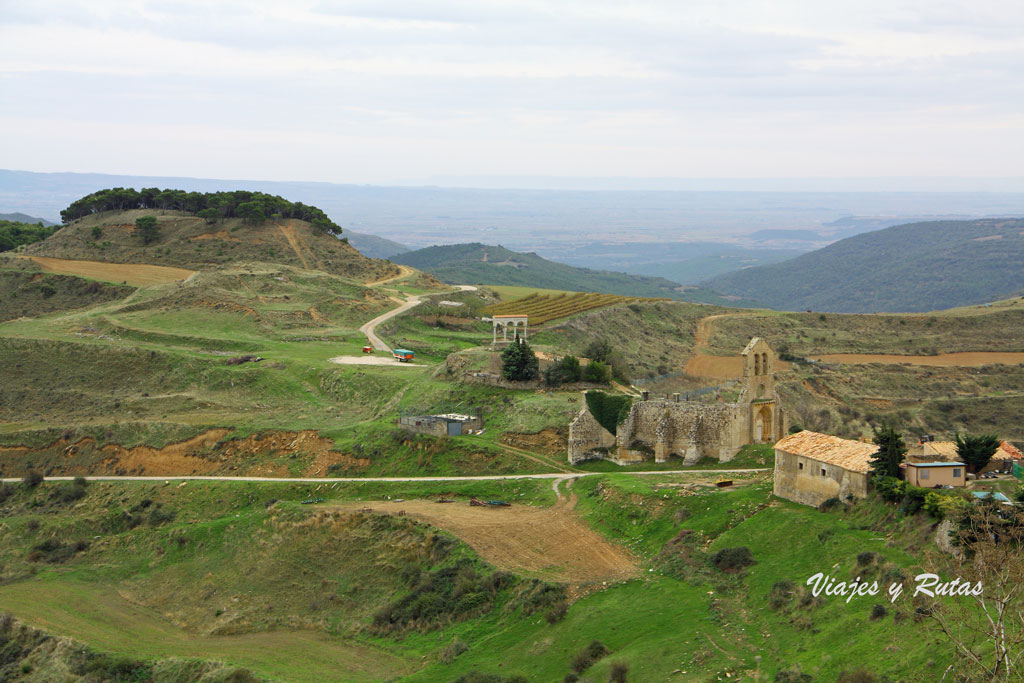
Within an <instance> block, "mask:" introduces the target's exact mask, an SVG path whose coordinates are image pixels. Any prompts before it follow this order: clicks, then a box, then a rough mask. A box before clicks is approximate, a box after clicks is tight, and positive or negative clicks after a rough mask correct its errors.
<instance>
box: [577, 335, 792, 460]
mask: <svg viewBox="0 0 1024 683" xmlns="http://www.w3.org/2000/svg"><path fill="white" fill-rule="evenodd" d="M741 356H742V358H743V376H742V377H741V378H740V394H739V398H738V399H737V400H736V402H735V403H700V402H697V401H681V400H679V395H678V394H674V395H673V397H672V398H668V399H650V398H645V399H644V400H637V401H634V403H633V405H632V407H631V408H630V412H629V416H628V417H627V418H626V420H625V421H624V422H623V423H622V424H620V425H619V426H618V428H617V429H616V433H615V434H612V433H611V432H609V431H608V430H607V429H605V428H604V427H602V426H601V424H600V423H599V422H598V421H597V419H596V418H595V417H594V416H593V415H591V413H590V411H589V410H588V409H587V403H586V401H583V409H582V410H581V411H580V413H579V415H577V416H576V417H575V418H574V419H573V421H572V422H571V423H570V425H569V462H570V463H572V464H576V463H579V462H583V461H584V460H595V459H603V460H611V461H612V462H615V463H618V464H620V465H628V464H633V463H637V462H641V461H644V460H652V459H653V460H654V461H655V462H665V461H667V460H668V459H669V458H670V457H672V456H677V457H680V458H682V459H683V464H684V465H692V464H694V463H696V462H697V461H698V460H700V459H701V458H715V459H717V460H719V461H721V462H728V461H729V460H732V458H733V457H735V455H736V453H737V452H738V451H739V450H740V448H742V447H743V446H745V445H747V444H751V443H774V442H776V441H778V440H779V439H781V438H782V437H783V435H784V434H785V433H786V416H785V414H784V413H783V411H782V408H781V407H780V404H779V397H778V394H777V393H776V391H775V352H774V351H773V350H772V348H771V346H769V345H768V343H767V342H766V341H764V340H763V339H761V338H760V337H754V338H753V339H751V340H750V343H749V344H747V347H746V348H745V349H743V352H742V353H741Z"/></svg>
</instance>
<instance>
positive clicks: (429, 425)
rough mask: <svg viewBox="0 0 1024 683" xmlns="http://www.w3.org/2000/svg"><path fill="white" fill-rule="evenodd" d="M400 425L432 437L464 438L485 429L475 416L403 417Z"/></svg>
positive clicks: (451, 414) (400, 417)
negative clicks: (463, 436)
mask: <svg viewBox="0 0 1024 683" xmlns="http://www.w3.org/2000/svg"><path fill="white" fill-rule="evenodd" d="M398 424H399V425H400V426H401V427H403V428H404V429H405V430H406V431H408V432H412V433H415V434H430V435H432V436H462V435H463V434H468V433H470V432H472V431H479V430H481V429H483V421H482V420H481V419H480V418H479V417H477V416H474V415H460V414H457V413H441V414H439V415H401V416H399V418H398Z"/></svg>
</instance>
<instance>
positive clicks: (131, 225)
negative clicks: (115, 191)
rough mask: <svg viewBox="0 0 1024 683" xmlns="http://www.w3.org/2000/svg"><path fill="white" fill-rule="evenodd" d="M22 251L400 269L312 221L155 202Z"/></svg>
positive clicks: (373, 271)
mask: <svg viewBox="0 0 1024 683" xmlns="http://www.w3.org/2000/svg"><path fill="white" fill-rule="evenodd" d="M150 215H152V216H155V217H156V219H157V229H158V237H157V238H156V239H155V240H154V241H153V242H151V243H150V244H145V243H144V242H143V240H142V238H141V237H140V236H139V235H138V234H137V230H136V227H135V221H136V220H137V219H139V218H141V217H143V216H150ZM24 254H25V255H27V256H41V257H53V258H61V259H75V260H87V261H103V262H111V263H128V264H135V263H138V264H153V265H161V266H175V267H180V268H191V269H199V268H204V267H209V266H214V265H223V264H227V263H234V262H238V261H264V262H270V263H280V264H284V265H289V266H297V267H299V268H312V269H316V270H323V271H325V272H328V273H332V274H334V275H341V276H343V277H346V278H350V279H353V280H376V279H380V278H383V277H388V276H389V275H394V274H396V273H397V272H398V271H397V269H396V268H395V267H394V266H392V265H390V264H388V263H385V262H384V261H380V260H377V259H371V258H367V257H365V256H363V255H362V254H361V253H359V251H357V250H356V249H355V248H354V247H353V246H351V245H350V244H347V243H345V242H344V241H343V240H339V239H337V238H336V237H334V236H333V235H330V234H328V233H325V232H323V231H320V230H316V229H314V228H313V227H312V226H311V225H310V224H309V223H307V222H306V221H302V220H298V219H278V220H275V219H271V220H267V221H264V222H263V223H260V224H257V225H249V224H246V223H245V222H244V221H243V220H242V219H240V218H224V219H220V220H218V221H217V222H215V223H213V224H209V223H207V222H206V221H205V220H203V219H202V218H199V217H197V216H193V215H190V214H189V213H187V212H184V211H171V210H151V209H131V210H128V211H104V212H101V213H96V214H93V215H90V216H85V217H83V218H79V219H78V220H75V221H73V222H72V223H70V224H68V225H66V226H64V227H63V228H61V229H60V230H58V231H57V232H56V233H55V234H54V235H53V236H52V237H50V238H49V239H46V240H43V241H42V242H36V243H35V244H32V245H29V246H27V247H26V248H25V250H24Z"/></svg>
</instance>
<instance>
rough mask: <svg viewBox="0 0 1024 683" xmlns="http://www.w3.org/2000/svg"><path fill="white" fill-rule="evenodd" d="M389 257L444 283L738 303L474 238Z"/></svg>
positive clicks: (667, 282) (662, 281)
mask: <svg viewBox="0 0 1024 683" xmlns="http://www.w3.org/2000/svg"><path fill="white" fill-rule="evenodd" d="M392 260H393V261H394V262H395V263H401V264H402V265H406V266H412V267H414V268H418V269H420V270H423V271H427V272H429V273H431V274H433V275H434V276H435V277H437V278H438V279H439V280H441V281H442V282H449V283H473V284H481V285H519V286H527V287H540V288H544V289H562V290H571V291H579V292H603V293H605V294H623V295H627V296H641V297H666V298H671V299H680V300H685V301H697V302H702V303H716V304H724V303H732V304H733V305H742V302H738V301H737V300H736V299H735V298H734V299H733V300H731V301H729V300H728V297H722V296H719V295H718V294H716V293H715V292H711V291H708V290H705V289H702V288H699V287H691V286H685V285H680V284H679V283H677V282H672V281H671V280H666V279H665V278H660V277H648V276H644V275H631V274H629V273H618V272H615V271H610V270H591V269H590V268H576V267H574V266H567V265H565V264H564V263H555V262H554V261H548V260H547V259H545V258H541V257H540V256H538V255H537V254H535V253H532V252H530V253H525V254H523V253H519V252H515V251H511V250H509V249H506V248H504V247H501V246H492V245H487V244H480V243H479V242H473V243H469V244H445V245H440V246H434V247H427V248H425V249H418V250H416V251H411V252H408V253H405V254H401V255H399V256H395V257H392Z"/></svg>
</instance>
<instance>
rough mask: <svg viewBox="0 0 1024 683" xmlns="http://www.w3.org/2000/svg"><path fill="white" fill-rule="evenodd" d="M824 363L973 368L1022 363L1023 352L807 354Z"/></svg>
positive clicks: (1023, 358) (1023, 359) (1023, 360)
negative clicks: (902, 364) (919, 354)
mask: <svg viewBox="0 0 1024 683" xmlns="http://www.w3.org/2000/svg"><path fill="white" fill-rule="evenodd" d="M809 357H810V358H813V359H814V360H820V361H824V362H826V363H893V364H899V363H908V364H910V365H933V366H936V367H964V368H975V367H978V366H981V365H995V364H1003V365H1020V364H1021V363H1024V352H1020V351H963V352H959V353H940V354H937V355H934V356H897V355H891V354H882V353H830V354H825V355H823V356H809Z"/></svg>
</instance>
